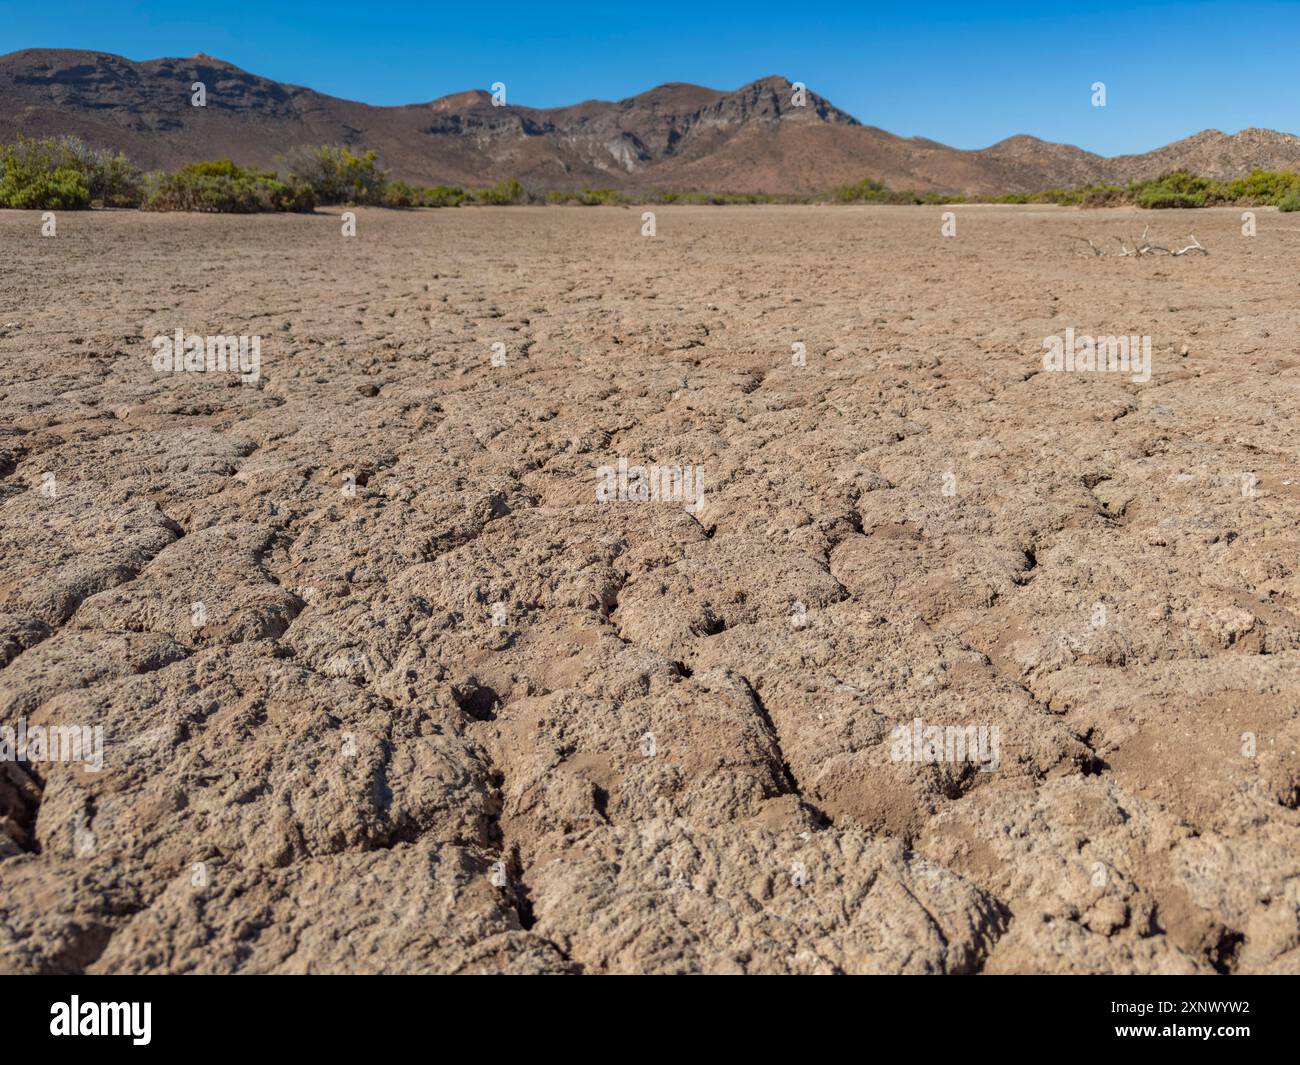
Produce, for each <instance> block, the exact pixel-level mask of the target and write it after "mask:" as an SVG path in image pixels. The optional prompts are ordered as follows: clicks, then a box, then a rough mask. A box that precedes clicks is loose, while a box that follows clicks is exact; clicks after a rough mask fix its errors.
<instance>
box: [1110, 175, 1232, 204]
mask: <svg viewBox="0 0 1300 1065" xmlns="http://www.w3.org/2000/svg"><path fill="white" fill-rule="evenodd" d="M1218 184H1219V183H1218V182H1216V181H1214V180H1213V179H1212V178H1204V177H1201V176H1199V175H1198V174H1192V173H1190V172H1188V171H1186V170H1175V171H1173V172H1172V173H1169V174H1165V175H1163V176H1161V177H1159V178H1157V179H1156V180H1154V181H1142V182H1137V183H1135V184H1134V185H1132V186H1130V190H1131V191H1132V193H1133V202H1134V203H1136V204H1137V205H1138V206H1139V207H1153V208H1166V207H1204V206H1205V205H1206V203H1207V202H1209V201H1210V200H1211V199H1212V198H1214V197H1215V196H1216V193H1217V190H1216V188H1215V186H1216V185H1218Z"/></svg>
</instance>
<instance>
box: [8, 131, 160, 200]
mask: <svg viewBox="0 0 1300 1065" xmlns="http://www.w3.org/2000/svg"><path fill="white" fill-rule="evenodd" d="M139 202H140V172H139V171H138V170H136V168H135V167H133V166H132V165H131V164H130V163H129V162H127V159H126V156H124V155H122V153H121V152H106V151H100V150H98V149H95V148H91V147H89V146H87V145H86V144H84V143H83V142H82V141H80V140H78V139H77V138H76V137H42V138H39V139H34V140H29V139H27V138H25V137H19V138H18V141H17V143H15V144H9V145H5V146H3V147H0V207H18V208H35V209H46V210H60V209H61V210H84V209H86V208H89V207H91V206H92V205H99V206H108V207H134V206H137V205H138V204H139Z"/></svg>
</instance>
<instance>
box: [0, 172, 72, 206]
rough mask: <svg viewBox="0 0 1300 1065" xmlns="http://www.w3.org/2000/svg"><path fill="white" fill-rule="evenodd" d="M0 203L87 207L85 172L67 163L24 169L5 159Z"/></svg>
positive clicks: (0, 183)
mask: <svg viewBox="0 0 1300 1065" xmlns="http://www.w3.org/2000/svg"><path fill="white" fill-rule="evenodd" d="M0 207H15V208H18V209H20V210H21V209H34V210H50V211H83V210H86V209H87V208H89V207H90V186H89V185H88V184H86V176H85V175H84V174H82V173H81V172H79V171H77V170H73V169H72V168H70V167H60V168H59V169H57V170H41V171H37V172H35V173H32V172H24V171H22V170H20V169H18V168H16V167H13V166H11V165H10V164H9V162H8V161H7V160H6V163H5V168H4V173H3V175H0Z"/></svg>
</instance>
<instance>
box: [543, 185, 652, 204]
mask: <svg viewBox="0 0 1300 1065" xmlns="http://www.w3.org/2000/svg"><path fill="white" fill-rule="evenodd" d="M546 202H547V203H576V204H580V205H581V206H583V207H602V206H607V205H610V204H625V203H629V202H631V201H630V200H629V199H628V197H627V196H625V195H624V194H623V193H621V192H619V191H618V190H617V189H582V190H581V191H580V192H572V191H563V190H556V191H552V192H548V193H547V194H546Z"/></svg>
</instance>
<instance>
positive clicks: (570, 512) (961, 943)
mask: <svg viewBox="0 0 1300 1065" xmlns="http://www.w3.org/2000/svg"><path fill="white" fill-rule="evenodd" d="M956 210H957V212H958V218H959V226H960V229H959V235H958V236H957V237H956V238H954V239H941V238H940V236H939V218H938V215H939V210H938V209H929V208H917V209H911V208H781V207H763V208H745V207H729V208H676V209H674V208H660V209H659V210H658V211H657V215H658V218H657V228H658V232H657V235H656V236H655V237H653V238H643V237H642V236H640V232H639V231H640V218H639V213H638V212H632V211H626V210H620V209H590V210H583V209H563V208H520V209H508V210H507V209H502V210H472V209H463V210H457V211H453V210H445V211H426V212H405V213H399V212H391V211H367V210H364V209H362V210H359V211H358V212H357V214H358V234H359V235H358V236H357V237H356V238H355V239H344V238H342V237H341V236H340V233H339V223H338V219H337V217H331V216H330V215H329V214H324V213H322V214H318V215H316V216H313V217H274V216H267V217H257V218H236V217H229V216H227V217H216V216H177V215H171V216H168V215H148V214H141V213H136V212H121V213H118V212H96V213H94V214H84V215H61V216H60V219H59V230H58V233H59V235H58V237H57V238H55V239H53V240H42V239H39V238H38V237H37V236H36V233H37V230H38V223H37V222H36V216H35V215H34V214H31V213H19V212H0V235H2V236H3V244H4V247H5V249H6V258H7V259H8V262H7V263H6V264H4V265H3V266H0V271H2V272H0V282H2V284H0V327H2V328H0V476H2V477H3V481H2V482H0V554H2V555H3V573H2V574H0V663H3V668H2V669H0V724H10V725H12V724H13V723H15V722H16V721H17V720H19V719H23V720H25V721H26V722H27V724H28V725H29V726H35V725H47V726H51V725H61V724H78V725H86V726H102V728H103V729H104V735H105V750H104V768H103V770H102V771H100V772H97V773H96V772H88V771H87V770H86V769H85V767H83V766H79V765H72V764H63V763H55V762H50V763H30V764H18V763H14V762H5V763H0V970H2V971H6V972H20V973H27V972H33V973H34V972H92V973H98V972H217V973H232V972H244V973H247V972H376V971H385V972H429V971H434V972H493V971H509V972H527V973H545V972H554V973H606V972H699V971H703V972H797V973H803V972H809V973H813V972H891V973H892V972H901V973H924V972H950V973H958V972H990V973H993V972H1187V973H1213V972H1283V971H1286V972H1297V971H1300V928H1298V925H1297V911H1298V908H1300V811H1298V810H1297V806H1298V805H1300V757H1298V756H1297V744H1298V743H1300V718H1298V716H1297V703H1298V702H1300V615H1297V613H1296V602H1297V597H1298V596H1300V576H1298V575H1297V569H1296V559H1297V548H1298V547H1300V532H1297V528H1298V524H1297V521H1298V519H1300V466H1298V465H1297V450H1298V449H1300V420H1298V419H1297V415H1298V414H1300V340H1298V339H1297V336H1298V334H1297V329H1296V324H1297V317H1296V310H1295V307H1296V301H1297V297H1298V296H1300V292H1298V291H1297V282H1296V281H1295V275H1294V258H1295V248H1296V246H1297V241H1300V221H1297V220H1294V218H1292V217H1289V216H1285V215H1278V214H1276V213H1275V212H1271V211H1261V212H1259V213H1260V225H1259V236H1258V237H1256V238H1255V239H1253V240H1250V239H1245V238H1243V237H1242V236H1241V234H1240V222H1239V218H1238V212H1235V211H1231V210H1201V211H1195V212H1174V211H1171V212H1152V213H1151V214H1144V215H1142V216H1141V220H1139V217H1138V214H1137V213H1136V212H1133V211H1128V210H1107V211H1091V212H1082V213H1081V212H1075V211H1068V210H1060V209H1047V208H1044V209H1037V208H989V207H978V208H977V207H965V208H957V209H956ZM1153 216H1154V221H1153V222H1152V221H1151V220H1152V218H1153ZM1148 222H1150V223H1151V224H1153V226H1154V227H1155V232H1156V233H1157V235H1159V236H1162V237H1165V238H1166V241H1165V242H1168V240H1172V239H1175V238H1176V237H1180V236H1181V235H1182V234H1184V233H1185V232H1188V231H1193V232H1195V233H1196V236H1197V237H1198V238H1199V239H1200V240H1201V241H1202V242H1203V243H1204V244H1205V245H1206V246H1207V247H1209V248H1210V249H1211V255H1210V256H1208V257H1195V258H1194V257H1190V256H1189V257H1184V258H1180V259H1170V258H1161V259H1152V260H1146V259H1144V260H1135V259H1134V260H1131V259H1120V258H1116V257H1113V256H1108V257H1106V258H1094V257H1091V256H1087V257H1085V256H1083V255H1081V254H1080V253H1079V252H1080V246H1081V242H1079V241H1077V240H1075V239H1073V237H1074V236H1075V235H1078V234H1085V235H1089V236H1092V237H1094V238H1095V239H1096V240H1098V242H1101V241H1103V240H1108V239H1111V237H1110V235H1111V234H1113V233H1121V234H1127V233H1136V232H1139V231H1140V230H1141V228H1142V226H1143V225H1146V224H1148ZM1086 250H1087V249H1086V247H1083V251H1085V252H1086ZM1067 326H1072V327H1074V328H1075V329H1076V331H1077V332H1080V333H1092V334H1116V335H1119V334H1147V335H1150V336H1151V337H1152V339H1153V375H1152V378H1151V380H1150V381H1149V382H1148V383H1141V384H1140V383H1134V382H1132V381H1131V380H1129V378H1128V377H1126V376H1121V375H1117V374H1093V375H1085V374H1056V373H1045V372H1043V371H1042V350H1043V347H1042V344H1043V338H1044V337H1047V336H1051V335H1060V334H1063V333H1064V330H1065V328H1066V327H1067ZM177 328H183V329H185V330H186V331H187V332H193V333H200V334H217V333H226V334H232V333H246V334H259V335H260V336H261V337H262V349H261V352H262V355H261V362H262V380H261V381H260V384H259V386H257V387H251V386H245V385H240V384H239V383H238V382H236V381H234V380H231V379H230V378H229V376H228V375H220V374H159V373H155V372H154V371H153V370H152V368H151V365H150V359H151V354H152V352H151V348H150V346H149V338H151V337H153V336H154V335H156V334H166V335H170V334H172V333H174V332H175V330H176V329H177ZM796 342H798V343H803V344H804V345H806V352H807V363H806V365H804V366H795V365H792V364H791V358H790V353H791V350H792V347H791V346H792V345H793V344H795V343H796ZM495 343H501V344H504V345H505V351H506V362H505V365H504V366H494V365H492V361H491V356H492V345H493V344H495ZM620 456H621V457H625V458H626V459H627V460H628V461H629V462H630V463H632V464H638V463H639V464H645V465H649V464H651V463H659V464H674V463H680V464H686V463H693V464H703V466H704V469H705V489H706V492H705V502H704V506H703V507H702V508H700V509H699V510H698V512H696V513H692V512H690V511H688V510H687V509H685V508H684V507H683V506H681V505H680V504H673V503H666V502H645V503H637V502H617V501H616V502H609V503H597V501H596V493H595V485H596V471H597V469H598V468H599V467H601V466H605V465H614V464H616V463H617V461H618V459H619V457H620ZM51 474H52V475H53V477H52V478H50V477H49V476H48V475H51ZM47 484H51V485H53V486H55V488H56V490H55V491H53V492H43V491H42V486H43V485H47ZM195 603H202V604H204V608H205V618H204V621H203V624H202V625H200V626H197V627H196V625H195V620H194V611H193V607H194V604H195ZM1099 607H1100V609H1099ZM915 719H920V720H922V721H923V722H925V723H926V724H927V725H940V726H946V725H987V726H996V727H997V728H998V730H999V734H1000V737H1001V752H1000V758H999V762H998V764H997V766H996V768H994V769H992V770H990V771H983V770H981V769H979V768H977V767H975V766H973V765H971V764H970V763H968V762H963V763H937V764H926V763H916V762H910V761H905V760H895V758H894V757H893V747H894V744H893V741H892V739H891V730H892V729H893V728H894V727H895V726H898V725H908V726H910V725H911V723H912V722H913V721H914V720H915Z"/></svg>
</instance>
